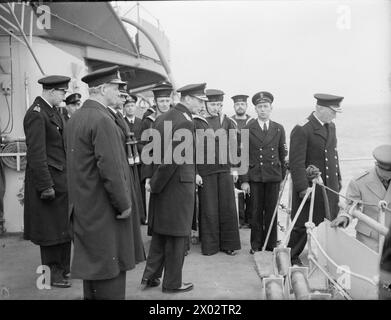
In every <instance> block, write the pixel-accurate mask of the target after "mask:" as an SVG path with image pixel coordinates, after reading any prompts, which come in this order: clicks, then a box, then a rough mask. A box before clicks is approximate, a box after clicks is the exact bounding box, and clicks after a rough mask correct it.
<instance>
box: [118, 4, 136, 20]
mask: <svg viewBox="0 0 391 320" xmlns="http://www.w3.org/2000/svg"><path fill="white" fill-rule="evenodd" d="M136 7H137V4H135V5H134V6H133V7H132V8H130V9H129V10H128V11H126V12H125V14H123V15H122V16H123V17H126V16H127V15H128V14H129V13H130V12H131V11H132V10H133V9H134V8H136Z"/></svg>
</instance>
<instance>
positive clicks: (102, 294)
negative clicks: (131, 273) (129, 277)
mask: <svg viewBox="0 0 391 320" xmlns="http://www.w3.org/2000/svg"><path fill="white" fill-rule="evenodd" d="M125 289H126V271H121V272H120V273H119V274H118V275H117V276H116V277H115V278H112V279H104V280H83V293H84V300H124V299H125V291H126V290H125Z"/></svg>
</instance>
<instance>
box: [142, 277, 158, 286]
mask: <svg viewBox="0 0 391 320" xmlns="http://www.w3.org/2000/svg"><path fill="white" fill-rule="evenodd" d="M141 284H143V285H145V287H148V288H152V287H157V286H159V285H160V279H158V278H156V279H143V280H141Z"/></svg>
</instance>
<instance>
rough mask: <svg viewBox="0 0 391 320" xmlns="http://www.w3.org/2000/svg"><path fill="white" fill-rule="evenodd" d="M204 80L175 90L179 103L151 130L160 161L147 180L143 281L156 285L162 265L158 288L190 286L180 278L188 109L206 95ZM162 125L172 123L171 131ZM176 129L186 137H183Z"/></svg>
mask: <svg viewBox="0 0 391 320" xmlns="http://www.w3.org/2000/svg"><path fill="white" fill-rule="evenodd" d="M205 85H206V84H196V85H188V86H185V87H183V88H181V89H178V92H181V102H180V103H178V104H177V105H176V106H175V107H173V108H172V109H171V110H170V111H168V112H166V113H164V114H163V115H161V116H160V117H158V119H157V120H156V123H155V129H156V130H157V131H158V132H159V134H160V136H161V145H159V148H160V151H161V157H160V159H159V163H156V162H155V163H154V165H153V174H152V177H151V180H150V184H149V186H150V190H151V198H150V210H149V213H150V217H149V219H148V224H149V227H150V228H151V230H152V241H151V246H150V249H149V254H148V258H147V264H146V266H145V270H144V274H143V279H142V283H143V284H145V286H147V287H152V286H157V285H159V284H160V280H159V278H160V277H161V276H162V273H163V270H164V278H163V285H162V286H163V288H162V289H163V292H183V291H189V290H192V289H193V284H192V283H183V282H182V267H183V262H184V257H185V251H186V241H187V239H188V237H189V236H190V233H191V227H192V219H193V214H194V200H195V175H196V174H195V170H196V168H195V159H193V157H194V147H195V145H194V139H195V137H194V124H193V120H192V113H197V112H198V109H199V108H201V107H202V105H203V104H204V101H205V100H206V96H205V93H204V90H205ZM167 124H168V126H171V127H172V131H171V132H170V129H169V128H168V127H167ZM181 134H187V136H186V137H185V138H183V137H182V136H181ZM174 138H175V139H174ZM189 139H190V141H189ZM169 143H172V150H170V151H167V150H169V149H166V148H165V146H166V145H168V144H169ZM178 145H181V146H182V147H184V146H186V149H187V151H184V150H183V149H182V151H184V152H180V154H181V155H182V156H184V157H185V159H187V160H188V161H187V162H185V163H182V162H181V160H184V159H183V158H182V157H181V158H180V159H177V158H176V157H175V154H176V151H175V150H177V147H178ZM167 152H169V153H167ZM177 152H179V150H177ZM177 156H178V157H179V155H178V154H177ZM167 157H168V158H171V159H172V161H171V163H170V161H165V159H168V158H167ZM189 157H190V159H189Z"/></svg>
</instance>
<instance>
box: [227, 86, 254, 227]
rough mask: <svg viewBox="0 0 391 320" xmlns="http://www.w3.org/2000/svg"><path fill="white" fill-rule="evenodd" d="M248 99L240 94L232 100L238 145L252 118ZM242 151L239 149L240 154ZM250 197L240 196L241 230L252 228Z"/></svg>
mask: <svg viewBox="0 0 391 320" xmlns="http://www.w3.org/2000/svg"><path fill="white" fill-rule="evenodd" d="M247 98H248V95H245V94H238V95H235V96H233V97H231V99H232V100H233V102H234V109H235V114H234V115H233V116H232V117H231V119H232V120H233V121H234V122H235V123H236V128H237V129H238V145H239V146H240V145H241V134H240V133H241V130H242V129H243V128H244V127H245V126H246V125H248V124H249V122H250V121H251V120H253V118H252V117H250V116H249V115H248V114H247V113H246V110H247ZM240 152H241V149H240V148H239V153H240ZM235 188H237V189H240V188H241V186H240V181H239V180H238V181H237V182H236V183H235ZM250 203H251V201H250V196H249V195H248V194H245V193H239V195H238V208H239V224H240V227H241V228H248V227H251V207H250Z"/></svg>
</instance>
